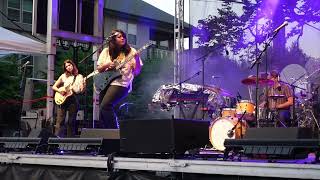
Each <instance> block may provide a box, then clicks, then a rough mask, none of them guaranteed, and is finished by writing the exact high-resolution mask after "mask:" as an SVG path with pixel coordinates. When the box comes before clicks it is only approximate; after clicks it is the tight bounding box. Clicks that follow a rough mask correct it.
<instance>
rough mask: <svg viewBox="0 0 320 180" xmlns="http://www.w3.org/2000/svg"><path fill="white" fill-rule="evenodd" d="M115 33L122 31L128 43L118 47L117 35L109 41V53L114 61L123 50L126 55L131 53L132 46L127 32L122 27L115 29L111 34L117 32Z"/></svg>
mask: <svg viewBox="0 0 320 180" xmlns="http://www.w3.org/2000/svg"><path fill="white" fill-rule="evenodd" d="M115 33H121V35H122V36H123V38H125V39H126V43H125V45H123V46H122V47H120V48H119V47H118V46H117V44H116V37H117V36H113V37H112V38H111V40H110V41H109V54H110V56H111V60H112V61H113V60H114V59H116V58H117V57H118V56H119V54H120V53H121V52H123V53H124V54H125V55H126V56H127V55H128V54H129V53H130V51H131V48H130V46H129V45H128V41H127V36H126V34H125V33H124V32H123V31H122V30H120V29H114V30H112V31H111V35H112V34H115Z"/></svg>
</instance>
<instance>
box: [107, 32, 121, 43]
mask: <svg viewBox="0 0 320 180" xmlns="http://www.w3.org/2000/svg"><path fill="white" fill-rule="evenodd" d="M119 34H120V33H119V32H115V33H113V34H111V35H110V36H109V37H107V38H105V40H107V41H109V40H110V39H111V38H112V37H114V36H118V35H119Z"/></svg>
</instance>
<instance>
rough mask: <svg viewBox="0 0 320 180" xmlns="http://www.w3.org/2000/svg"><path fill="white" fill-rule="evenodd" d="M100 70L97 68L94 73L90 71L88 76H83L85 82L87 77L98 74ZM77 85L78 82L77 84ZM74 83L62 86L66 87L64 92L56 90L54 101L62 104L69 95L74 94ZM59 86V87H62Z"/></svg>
mask: <svg viewBox="0 0 320 180" xmlns="http://www.w3.org/2000/svg"><path fill="white" fill-rule="evenodd" d="M98 73H99V72H98V71H97V70H95V71H93V72H92V73H90V74H89V75H88V76H86V77H85V78H83V82H85V81H86V80H87V79H89V78H90V77H92V76H94V75H96V74H98ZM75 85H77V84H75ZM75 85H73V84H69V85H67V86H65V87H60V88H62V89H64V91H65V93H64V94H61V93H59V92H56V93H55V95H54V102H55V103H56V104H57V105H62V104H63V103H64V102H65V101H66V100H67V98H68V97H70V96H72V95H73V93H74V92H73V90H72V89H73V86H75ZM60 88H59V89H60Z"/></svg>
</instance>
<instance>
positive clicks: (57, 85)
mask: <svg viewBox="0 0 320 180" xmlns="http://www.w3.org/2000/svg"><path fill="white" fill-rule="evenodd" d="M62 76H63V74H62V75H61V76H60V77H59V78H58V80H57V81H56V82H55V83H54V84H53V86H52V90H54V91H56V92H59V93H63V92H65V91H64V89H63V88H59V87H60V85H61V84H62V83H63V82H62Z"/></svg>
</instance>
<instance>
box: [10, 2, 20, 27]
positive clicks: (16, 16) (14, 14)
mask: <svg viewBox="0 0 320 180" xmlns="http://www.w3.org/2000/svg"><path fill="white" fill-rule="evenodd" d="M20 8H21V6H20V0H8V14H7V15H8V17H9V18H11V19H12V20H14V21H19V22H20Z"/></svg>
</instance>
